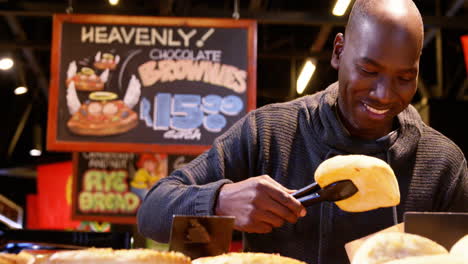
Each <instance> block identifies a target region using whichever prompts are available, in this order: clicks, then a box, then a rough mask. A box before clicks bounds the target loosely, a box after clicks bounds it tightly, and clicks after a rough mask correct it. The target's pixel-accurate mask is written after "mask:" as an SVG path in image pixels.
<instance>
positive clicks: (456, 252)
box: [450, 235, 468, 263]
mask: <svg viewBox="0 0 468 264" xmlns="http://www.w3.org/2000/svg"><path fill="white" fill-rule="evenodd" d="M450 254H451V255H453V256H458V257H463V258H465V259H466V263H468V235H465V236H464V237H462V238H461V239H460V240H458V241H457V243H455V244H454V245H453V246H452V248H451V249H450Z"/></svg>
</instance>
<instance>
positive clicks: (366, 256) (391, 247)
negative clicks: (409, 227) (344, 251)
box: [352, 232, 448, 264]
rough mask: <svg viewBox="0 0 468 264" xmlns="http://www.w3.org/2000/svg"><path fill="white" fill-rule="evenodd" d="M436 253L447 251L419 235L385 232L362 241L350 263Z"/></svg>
mask: <svg viewBox="0 0 468 264" xmlns="http://www.w3.org/2000/svg"><path fill="white" fill-rule="evenodd" d="M437 254H448V251H447V250H446V249H445V248H444V247H443V246H441V245H439V244H437V243H436V242H434V241H432V240H430V239H428V238H425V237H422V236H419V235H413V234H408V233H400V232H386V233H378V234H376V235H374V236H372V237H370V238H369V239H367V240H366V241H364V243H363V244H362V245H361V247H360V248H359V249H358V250H357V252H356V254H355V255H354V257H353V262H352V264H380V263H386V262H387V261H391V260H396V259H402V258H406V257H412V256H424V255H437Z"/></svg>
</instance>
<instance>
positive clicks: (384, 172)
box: [315, 155, 400, 212]
mask: <svg viewBox="0 0 468 264" xmlns="http://www.w3.org/2000/svg"><path fill="white" fill-rule="evenodd" d="M341 180H351V181H352V182H353V183H354V185H356V187H357V188H358V192H357V193H355V194H354V195H353V196H351V197H349V198H347V199H344V200H341V201H338V202H335V203H336V205H337V206H338V207H339V208H340V209H341V210H344V211H348V212H364V211H369V210H373V209H377V208H380V207H390V206H395V205H398V204H399V203H400V190H399V187H398V181H397V179H396V177H395V174H394V173H393V170H392V168H391V167H390V166H389V165H388V164H387V163H385V162H384V161H383V160H380V159H377V158H374V157H370V156H365V155H343V156H335V157H333V158H330V159H328V160H325V161H324V162H322V163H321V164H320V165H319V166H318V168H317V170H316V171H315V181H316V182H317V183H318V184H319V185H320V187H322V188H323V187H325V186H327V185H329V184H331V183H334V182H337V181H341Z"/></svg>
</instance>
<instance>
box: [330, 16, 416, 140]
mask: <svg viewBox="0 0 468 264" xmlns="http://www.w3.org/2000/svg"><path fill="white" fill-rule="evenodd" d="M393 22H394V21H391V20H382V19H379V18H375V17H368V18H365V19H362V21H360V24H359V25H357V26H354V29H353V30H352V32H349V33H347V36H346V38H344V37H343V36H342V35H338V36H337V38H336V40H335V52H334V59H333V60H332V65H333V66H334V67H335V68H337V69H338V70H339V73H338V80H339V97H338V108H339V115H340V118H341V120H342V122H343V123H344V125H345V127H346V128H347V129H348V130H349V132H350V133H351V135H353V136H357V137H360V138H366V139H376V138H379V137H382V136H384V135H386V134H387V133H389V132H390V131H391V129H392V123H393V120H394V118H395V116H396V115H398V114H399V113H400V112H401V111H403V110H404V109H405V108H406V107H407V106H408V104H410V102H411V100H412V98H413V96H414V94H415V93H416V89H417V88H416V87H417V76H418V70H419V57H420V53H421V36H418V34H417V33H415V31H414V30H411V28H410V29H408V28H407V27H406V25H407V24H406V25H405V24H404V25H400V24H395V23H393ZM416 32H417V31H416ZM340 41H342V46H341V50H339V49H340ZM337 45H338V46H337Z"/></svg>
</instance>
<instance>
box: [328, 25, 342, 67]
mask: <svg viewBox="0 0 468 264" xmlns="http://www.w3.org/2000/svg"><path fill="white" fill-rule="evenodd" d="M343 49H344V36H343V33H338V34H336V37H335V41H334V42H333V53H332V58H331V66H332V67H333V68H335V69H336V70H338V68H339V66H340V59H341V55H342V53H343Z"/></svg>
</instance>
